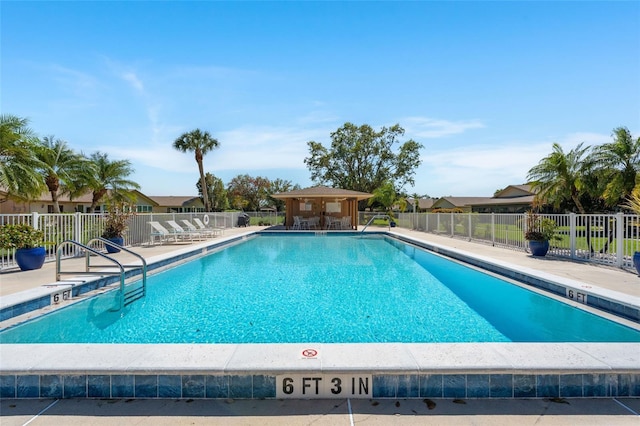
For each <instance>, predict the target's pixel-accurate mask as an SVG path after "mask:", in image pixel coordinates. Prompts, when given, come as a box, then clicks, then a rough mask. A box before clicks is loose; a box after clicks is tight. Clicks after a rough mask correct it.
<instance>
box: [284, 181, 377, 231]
mask: <svg viewBox="0 0 640 426" xmlns="http://www.w3.org/2000/svg"><path fill="white" fill-rule="evenodd" d="M272 197H273V198H278V199H281V200H284V201H285V204H286V211H287V216H286V220H285V225H286V226H287V229H290V228H291V227H292V225H293V223H294V219H293V217H294V216H299V217H301V218H302V219H303V220H309V219H311V218H313V217H318V218H320V227H321V228H322V229H325V228H326V226H327V223H328V222H330V220H331V221H333V220H340V219H342V218H344V217H349V218H351V220H350V222H349V223H350V224H351V229H357V227H358V201H360V200H366V199H368V198H371V197H373V194H368V193H366V192H359V191H351V190H349V189H340V188H329V187H328V186H312V187H310V188H305V189H297V190H295V191H289V192H281V193H279V194H274V195H272Z"/></svg>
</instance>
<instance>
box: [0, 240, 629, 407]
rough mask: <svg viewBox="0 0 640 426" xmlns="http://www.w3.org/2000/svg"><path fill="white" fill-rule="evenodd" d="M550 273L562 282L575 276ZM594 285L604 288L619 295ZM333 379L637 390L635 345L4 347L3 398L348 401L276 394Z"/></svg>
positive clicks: (510, 394)
mask: <svg viewBox="0 0 640 426" xmlns="http://www.w3.org/2000/svg"><path fill="white" fill-rule="evenodd" d="M254 233H256V232H247V233H246V234H242V235H238V236H234V237H230V238H228V239H224V240H219V241H216V242H215V243H214V244H208V245H206V247H202V246H200V247H190V248H188V249H184V250H181V251H180V252H174V253H172V254H169V255H163V256H158V258H160V257H162V258H164V259H162V260H161V259H154V262H153V263H154V264H157V265H156V268H158V267H163V266H167V265H168V264H171V263H173V262H174V261H176V260H184V259H186V258H191V257H193V256H195V255H199V254H198V253H200V254H205V253H208V252H210V251H211V250H216V249H218V248H220V247H221V246H222V245H226V244H228V243H229V242H232V241H236V240H242V239H246V238H247V237H248V236H250V235H251V234H254ZM391 234H392V235H394V236H395V237H398V238H400V239H406V240H408V241H409V242H411V243H412V244H417V245H420V246H423V247H425V248H428V249H430V250H432V251H435V252H441V253H443V254H447V255H449V256H450V255H451V254H454V255H455V256H463V257H468V256H471V257H472V258H475V259H478V261H479V262H480V261H482V262H487V263H490V264H491V265H493V267H500V268H504V269H511V270H513V271H515V272H516V273H520V272H523V271H522V270H523V269H525V268H522V267H515V265H508V264H506V263H505V262H500V261H497V260H495V259H487V258H482V257H481V256H476V255H471V254H469V253H464V252H462V251H461V250H455V249H450V248H446V247H442V246H439V245H437V244H432V243H425V242H424V241H419V240H414V239H412V238H410V237H407V236H404V235H398V234H393V233H391ZM426 246H430V247H426ZM445 251H446V252H447V253H445ZM454 258H455V257H454ZM467 260H468V259H467ZM151 263H152V262H150V264H151ZM516 268H517V269H516ZM503 272H504V271H503ZM524 272H526V275H529V274H530V273H531V272H537V273H538V276H540V275H542V276H541V277H540V278H541V279H542V280H543V281H548V280H551V279H552V278H553V276H551V274H540V273H539V271H533V270H531V271H524ZM546 275H549V276H546ZM555 278H557V279H559V280H560V282H561V284H562V285H571V286H575V285H578V286H579V285H580V283H579V282H573V281H571V280H565V279H562V278H560V277H555ZM591 290H592V293H593V294H594V295H595V294H598V295H600V296H602V297H607V298H610V297H611V298H613V297H614V296H617V294H610V291H608V290H604V289H599V290H598V291H596V290H595V289H591ZM600 290H602V292H603V293H602V292H600ZM613 293H616V292H613ZM625 297H626V298H627V299H630V296H628V295H625ZM636 299H637V298H636ZM627 301H628V300H627ZM631 302H632V304H633V302H634V301H633V300H632V301H631ZM305 376H308V377H305ZM334 376H336V377H342V378H344V377H365V378H367V380H368V379H369V378H370V379H371V388H370V389H368V392H366V393H364V394H362V393H360V394H357V393H356V394H350V395H348V396H349V397H351V398H400V397H402V398H431V397H432V398H438V397H440V398H447V397H452V398H543V397H612V396H633V397H635V396H640V343H424V344H411V343H405V344H398V343H385V344H377V343H375V344H374V343H372V344H326V343H301V344H298V343H290V344H154V345H144V344H4V345H1V346H0V398H49V397H58V398H70V397H74V398H77V397H80V398H93V397H108V398H114V397H127V398H181V397H190V398H250V399H251V398H260V399H262V398H267V399H269V398H287V397H292V398H314V397H320V396H321V397H336V398H344V397H345V394H338V395H333V396H332V395H331V393H330V392H328V391H326V390H325V391H323V392H320V394H304V395H301V394H300V393H299V391H296V392H294V393H292V394H291V395H287V394H283V392H282V389H283V388H286V386H285V384H286V383H289V382H286V380H289V379H290V380H292V381H293V380H298V381H299V380H304V379H305V378H315V379H314V380H316V382H315V383H319V381H322V380H324V382H328V381H329V380H330V379H331V378H332V377H334ZM291 383H293V382H291ZM367 383H368V382H367Z"/></svg>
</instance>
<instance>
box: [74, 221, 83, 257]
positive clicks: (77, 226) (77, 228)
mask: <svg viewBox="0 0 640 426" xmlns="http://www.w3.org/2000/svg"><path fill="white" fill-rule="evenodd" d="M73 216H74V217H73V239H74V240H76V241H79V242H81V243H83V241H82V228H84V226H83V222H84V221H83V220H82V213H80V212H76V213H75V214H74V215H73ZM77 249H78V247H76V250H77Z"/></svg>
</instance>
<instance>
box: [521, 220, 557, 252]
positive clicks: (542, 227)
mask: <svg viewBox="0 0 640 426" xmlns="http://www.w3.org/2000/svg"><path fill="white" fill-rule="evenodd" d="M526 225H527V227H526V230H525V233H524V238H525V240H527V241H529V250H531V254H532V255H533V256H544V255H546V254H547V252H548V251H549V241H551V240H557V239H559V237H558V236H557V235H556V228H557V226H556V222H555V221H554V220H552V219H549V218H546V217H545V218H543V217H540V216H538V215H537V214H535V213H528V214H527V217H526Z"/></svg>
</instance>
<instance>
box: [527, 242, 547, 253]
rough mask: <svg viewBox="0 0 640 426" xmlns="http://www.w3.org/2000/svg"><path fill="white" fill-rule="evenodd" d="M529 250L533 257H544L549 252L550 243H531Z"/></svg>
mask: <svg viewBox="0 0 640 426" xmlns="http://www.w3.org/2000/svg"><path fill="white" fill-rule="evenodd" d="M529 250H531V254H532V255H533V256H544V255H546V254H547V252H548V251H549V241H529Z"/></svg>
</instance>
